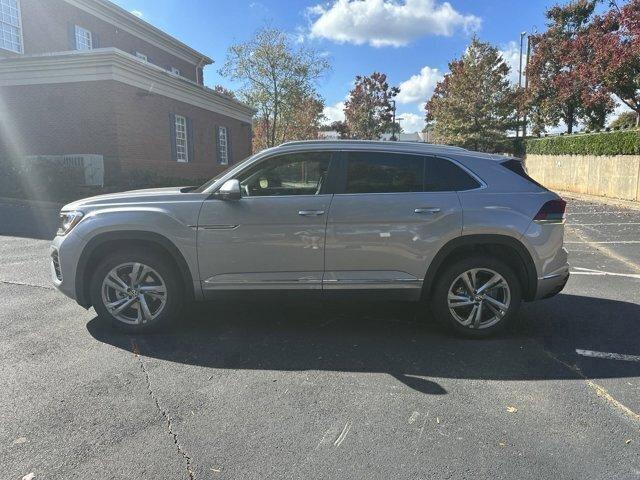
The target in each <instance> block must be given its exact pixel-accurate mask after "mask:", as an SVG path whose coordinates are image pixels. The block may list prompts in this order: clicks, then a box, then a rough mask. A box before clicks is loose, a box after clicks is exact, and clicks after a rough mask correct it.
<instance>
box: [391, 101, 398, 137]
mask: <svg viewBox="0 0 640 480" xmlns="http://www.w3.org/2000/svg"><path fill="white" fill-rule="evenodd" d="M391 103H393V123H392V124H391V140H392V141H394V142H395V141H396V140H398V139H397V138H396V101H395V100H391Z"/></svg>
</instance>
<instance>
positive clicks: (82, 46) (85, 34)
mask: <svg viewBox="0 0 640 480" xmlns="http://www.w3.org/2000/svg"><path fill="white" fill-rule="evenodd" d="M92 49H93V38H92V37H91V32H90V31H89V30H87V29H86V28H82V27H79V26H78V25H76V50H92Z"/></svg>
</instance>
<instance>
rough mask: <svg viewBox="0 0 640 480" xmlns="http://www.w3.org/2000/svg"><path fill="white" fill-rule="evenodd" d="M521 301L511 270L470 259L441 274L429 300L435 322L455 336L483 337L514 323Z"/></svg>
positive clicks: (486, 260) (493, 261)
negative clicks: (443, 324)
mask: <svg viewBox="0 0 640 480" xmlns="http://www.w3.org/2000/svg"><path fill="white" fill-rule="evenodd" d="M521 298H522V289H521V286H520V282H519V280H518V278H517V276H516V275H515V274H514V273H513V270H511V268H509V267H508V266H507V265H506V264H504V263H503V262H501V261H499V260H497V259H493V258H483V257H473V258H469V259H462V260H459V261H457V262H455V263H454V264H452V265H451V266H450V267H448V268H446V269H445V271H444V272H442V274H441V276H440V278H439V279H437V283H436V287H435V289H434V292H433V297H432V299H431V301H432V307H433V312H434V313H435V315H436V317H437V318H438V320H441V321H444V322H445V323H446V324H447V325H449V326H450V327H451V328H453V330H454V331H456V332H457V333H460V334H463V335H465V336H469V337H486V336H489V335H492V334H494V333H496V332H498V331H500V330H502V329H504V328H505V327H506V326H507V325H508V324H509V323H511V322H512V321H513V319H514V317H515V315H516V313H517V310H518V307H519V306H520V302H521Z"/></svg>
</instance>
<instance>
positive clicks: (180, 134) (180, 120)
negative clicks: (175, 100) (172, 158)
mask: <svg viewBox="0 0 640 480" xmlns="http://www.w3.org/2000/svg"><path fill="white" fill-rule="evenodd" d="M176 160H177V161H178V162H188V161H189V153H188V145H187V119H186V118H185V117H183V116H182V115H176Z"/></svg>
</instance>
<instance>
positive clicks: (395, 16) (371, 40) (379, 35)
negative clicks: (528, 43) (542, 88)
mask: <svg viewBox="0 0 640 480" xmlns="http://www.w3.org/2000/svg"><path fill="white" fill-rule="evenodd" d="M307 12H308V15H309V17H310V20H311V22H312V23H311V28H310V37H312V38H326V39H329V40H333V41H336V42H340V43H344V42H348V43H355V44H356V45H362V44H364V43H368V44H369V45H372V46H374V47H383V46H394V47H400V46H404V45H407V44H408V43H410V42H411V41H412V40H415V39H417V38H419V37H422V36H424V35H444V36H451V35H453V32H454V31H455V30H457V29H463V30H464V31H465V32H470V31H474V30H477V29H478V28H480V24H481V22H482V21H481V19H480V18H479V17H476V16H475V15H463V14H461V13H459V12H458V11H457V10H455V9H454V8H453V7H452V6H451V4H450V3H449V2H444V3H437V2H436V0H398V1H396V0H334V2H333V4H331V5H316V6H314V7H310V8H309V9H307Z"/></svg>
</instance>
